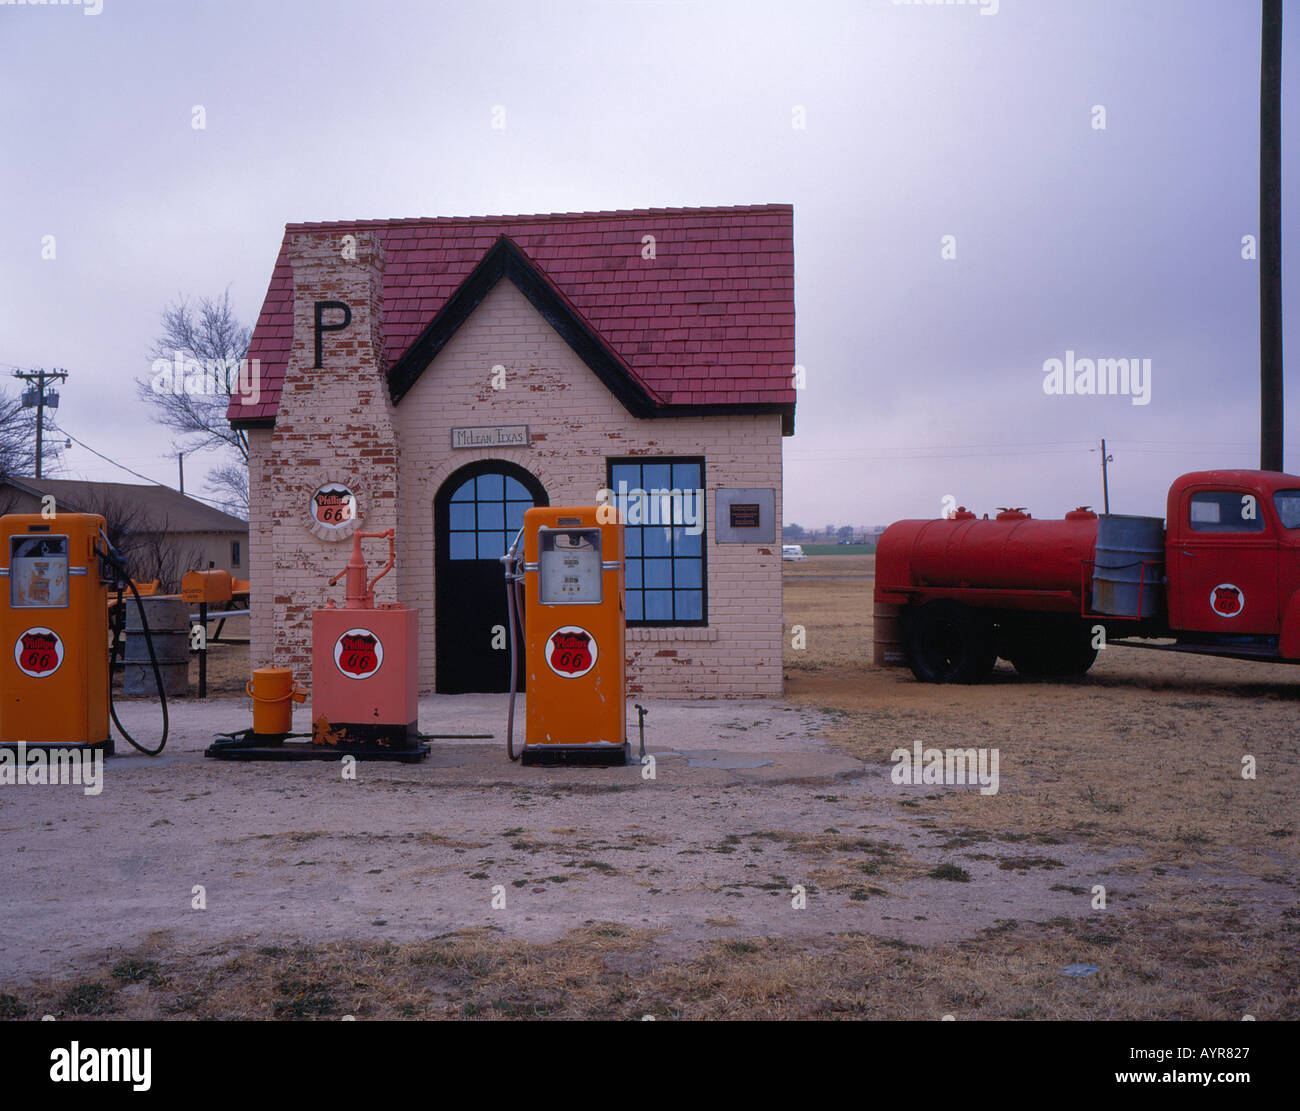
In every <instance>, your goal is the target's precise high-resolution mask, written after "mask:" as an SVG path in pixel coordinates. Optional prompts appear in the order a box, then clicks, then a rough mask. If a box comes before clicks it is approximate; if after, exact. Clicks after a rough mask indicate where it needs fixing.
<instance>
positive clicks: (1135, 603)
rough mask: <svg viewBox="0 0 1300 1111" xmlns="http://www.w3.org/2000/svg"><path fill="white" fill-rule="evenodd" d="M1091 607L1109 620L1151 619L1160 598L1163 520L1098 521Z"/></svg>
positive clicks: (1110, 517) (1118, 517)
mask: <svg viewBox="0 0 1300 1111" xmlns="http://www.w3.org/2000/svg"><path fill="white" fill-rule="evenodd" d="M1095 558H1096V562H1095V564H1094V565H1093V570H1092V609H1093V612H1094V613H1105V614H1110V615H1112V616H1114V617H1152V616H1154V615H1155V614H1156V613H1158V612H1159V611H1160V608H1161V606H1162V605H1163V603H1164V596H1165V586H1164V583H1165V522H1164V520H1163V519H1162V518H1160V517H1127V516H1124V515H1122V514H1117V513H1109V514H1102V515H1101V516H1100V517H1098V518H1097V551H1096V557H1095Z"/></svg>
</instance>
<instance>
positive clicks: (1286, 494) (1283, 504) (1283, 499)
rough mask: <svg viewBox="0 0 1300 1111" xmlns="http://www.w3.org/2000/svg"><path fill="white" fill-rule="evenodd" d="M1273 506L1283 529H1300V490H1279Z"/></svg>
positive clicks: (1274, 497) (1275, 495)
mask: <svg viewBox="0 0 1300 1111" xmlns="http://www.w3.org/2000/svg"><path fill="white" fill-rule="evenodd" d="M1273 504H1274V505H1275V506H1276V507H1277V515H1278V519H1279V520H1280V521H1281V522H1282V527H1283V528H1300V490H1278V491H1277V493H1275V494H1274V495H1273Z"/></svg>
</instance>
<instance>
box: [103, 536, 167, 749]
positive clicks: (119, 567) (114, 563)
mask: <svg viewBox="0 0 1300 1111" xmlns="http://www.w3.org/2000/svg"><path fill="white" fill-rule="evenodd" d="M99 554H100V555H101V556H102V557H103V559H104V562H106V563H107V564H108V565H109V566H110V567H112V568H113V570H114V571H116V572H117V574H118V575H119V579H118V587H117V602H118V613H120V614H122V620H121V623H120V624H119V623H118V622H116V621H115V622H114V624H113V646H112V647H111V648H110V649H109V656H108V665H109V666H108V712H109V715H110V716H111V717H112V718H113V724H114V725H116V726H117V731H118V732H119V733H121V734H122V736H123V737H125V738H126V742H127V744H129V745H130V746H131V747H132V748H134V749H136V750H137V751H139V752H142V753H144V754H145V755H146V756H157V755H158V754H159V753H161V752H162V750H163V749H164V748H165V747H166V745H167V731H168V720H167V692H166V690H165V689H164V686H163V677H162V672H161V671H160V670H159V668H158V658H157V657H156V656H155V655H154V650H153V634H152V633H150V632H149V621H148V619H147V618H146V617H145V614H144V602H143V601H141V599H140V592H139V591H138V590H137V589H136V587H135V583H134V582H132V581H131V573H130V572H129V571H128V570H127V569H126V567H125V566H124V565H123V564H122V561H121V560H120V559H119V558H118V557H117V555H116V554H115V553H114V552H113V550H112V548H110V547H108V545H107V544H105V546H104V549H103V550H102V551H101V552H100V553H99ZM123 582H125V583H126V585H127V586H129V587H130V588H131V593H132V594H133V595H134V596H135V604H136V608H137V609H138V610H139V611H140V629H141V631H142V632H143V633H144V640H145V644H147V645H148V646H149V662H150V663H151V664H152V665H153V677H154V682H155V683H157V684H158V702H159V704H160V705H161V706H162V719H163V727H162V737H161V738H159V741H158V747H157V748H145V747H144V745H142V744H140V743H139V742H138V741H137V740H136V739H135V738H134V737H132V736H131V734H130V733H128V732H127V731H126V728H125V727H124V726H123V725H122V723H121V722H120V721H119V720H118V717H117V707H116V706H115V705H114V703H113V660H114V658H116V656H117V644H118V640H119V639H120V636H121V632H122V625H124V624H126V613H125V611H123V609H122V585H121V584H122V583H123Z"/></svg>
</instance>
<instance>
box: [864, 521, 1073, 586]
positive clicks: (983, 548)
mask: <svg viewBox="0 0 1300 1111" xmlns="http://www.w3.org/2000/svg"><path fill="white" fill-rule="evenodd" d="M1096 543H1097V515H1096V514H1095V513H1092V512H1090V511H1088V510H1085V509H1076V510H1074V511H1072V512H1071V513H1069V514H1068V515H1067V517H1066V519H1065V520H1063V521H1036V520H1034V519H1033V518H1032V517H1031V516H1029V515H1028V514H1027V513H1025V512H1024V511H1023V510H1020V509H1012V510H1003V511H1002V512H1000V513H999V514H998V516H997V519H995V520H988V519H987V518H985V519H982V520H976V519H974V518H973V517H970V516H965V515H959V517H958V518H956V519H939V520H930V521H899V522H897V523H896V524H893V525H890V526H889V528H887V529H885V531H884V533H883V534H881V537H880V541H879V543H878V544H877V545H876V598H877V600H879V601H898V602H907V601H915V600H917V598H916V594H917V592H918V591H920V592H921V593H924V592H925V590H926V588H935V589H936V590H937V591H938V592H939V593H940V594H947V593H948V592H949V591H951V590H953V589H957V590H975V591H989V592H994V593H995V594H1001V593H1002V592H1008V597H1007V598H1005V599H995V598H993V597H989V598H985V599H983V600H984V601H985V604H995V603H996V602H998V601H1006V602H1008V603H1010V604H1013V605H1014V604H1015V603H1014V600H1013V598H1014V596H1016V595H1019V596H1021V597H1024V596H1025V595H1026V594H1028V593H1031V592H1032V593H1038V592H1050V593H1052V594H1057V595H1060V605H1059V607H1054V606H1049V607H1048V608H1060V609H1062V610H1067V609H1070V608H1071V605H1072V606H1073V608H1074V609H1075V610H1077V609H1078V602H1077V599H1078V596H1079V592H1080V583H1081V576H1082V570H1083V562H1084V561H1085V560H1089V559H1091V558H1092V557H1093V551H1094V549H1095V547H1096ZM890 594H898V595H900V596H899V597H897V598H890V597H888V595H890ZM1070 596H1073V598H1074V599H1075V601H1074V602H1073V603H1071V601H1070ZM1042 601H1043V599H1042V596H1041V594H1039V601H1038V602H1036V603H1035V604H1036V606H1038V607H1041V606H1042Z"/></svg>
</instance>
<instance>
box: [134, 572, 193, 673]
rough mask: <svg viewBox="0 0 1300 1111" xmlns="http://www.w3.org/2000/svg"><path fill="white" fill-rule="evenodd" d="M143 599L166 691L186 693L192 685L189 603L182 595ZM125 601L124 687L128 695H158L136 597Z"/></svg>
mask: <svg viewBox="0 0 1300 1111" xmlns="http://www.w3.org/2000/svg"><path fill="white" fill-rule="evenodd" d="M141 601H142V602H143V603H144V612H145V619H146V620H147V621H148V622H149V635H150V638H151V639H152V640H153V651H154V657H155V659H157V661H158V671H159V673H160V674H161V675H162V681H163V690H164V691H166V692H167V696H168V697H169V698H170V697H171V696H173V695H177V694H185V693H187V692H188V691H189V687H190V606H189V603H188V602H185V601H182V600H181V599H179V598H142V599H141ZM123 604H124V605H125V606H126V655H125V660H126V674H125V676H124V678H123V681H122V690H123V691H124V692H125V693H126V694H143V695H151V694H157V692H158V684H157V682H156V681H155V679H154V674H153V665H152V664H151V663H150V662H149V645H148V643H147V642H146V641H145V637H144V632H143V630H142V629H141V627H140V609H139V607H138V606H137V605H136V604H135V598H134V596H128V597H126V598H125V599H124V601H123Z"/></svg>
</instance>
